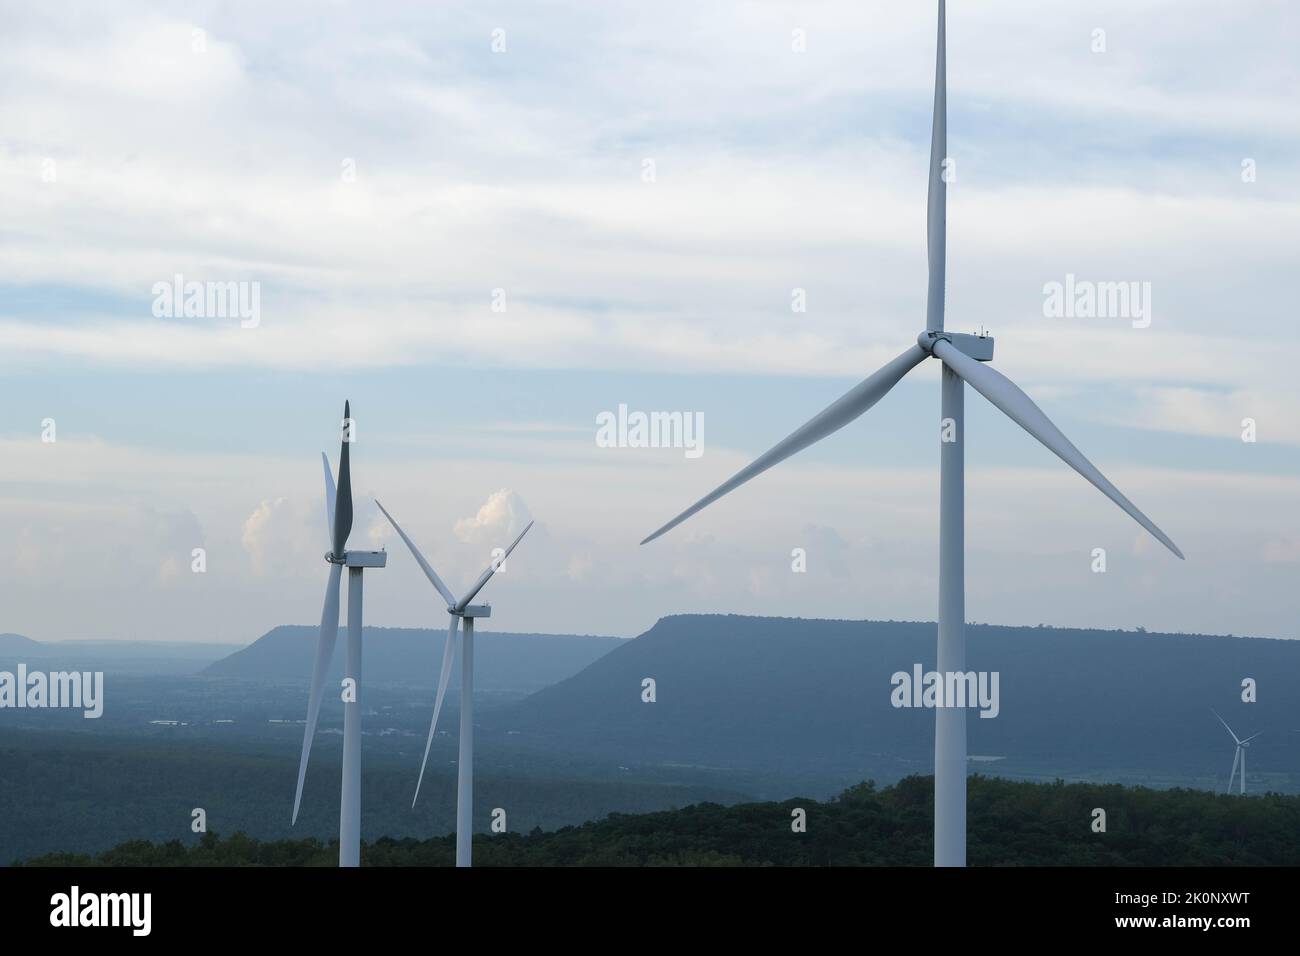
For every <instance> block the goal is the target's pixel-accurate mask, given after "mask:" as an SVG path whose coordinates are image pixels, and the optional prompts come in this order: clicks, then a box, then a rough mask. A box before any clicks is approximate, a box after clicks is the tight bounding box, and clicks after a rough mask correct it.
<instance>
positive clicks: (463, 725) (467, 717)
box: [375, 498, 533, 866]
mask: <svg viewBox="0 0 1300 956" xmlns="http://www.w3.org/2000/svg"><path fill="white" fill-rule="evenodd" d="M375 504H376V505H379V510H380V511H382V512H383V513H384V517H385V518H387V519H388V522H389V524H391V525H392V526H393V530H394V531H396V532H397V534H398V536H399V537H400V538H401V539H402V540H403V541H405V542H406V546H407V547H408V548H410V550H411V555H412V556H413V557H414V558H415V561H416V563H417V564H419V565H420V570H422V571H423V572H424V576H425V577H427V578H428V579H429V583H430V584H432V585H433V587H434V590H436V591H437V592H438V593H439V594H440V595H442V599H443V600H444V601H446V602H447V615H448V616H449V617H450V618H451V620H450V623H449V625H448V627H447V643H446V645H445V646H444V647H443V651H442V670H441V671H440V672H439V674H438V693H437V696H436V697H435V698H434V702H433V720H432V721H430V723H429V738H428V739H427V740H426V741H425V742H424V758H423V759H422V760H421V761H420V776H419V778H418V779H417V780H416V781H415V796H414V797H413V798H412V799H411V806H413V807H414V806H415V801H416V800H419V799H420V784H422V783H423V782H424V767H425V764H427V763H428V762H429V748H430V747H431V746H432V745H433V735H434V733H435V732H436V730H437V728H438V714H439V713H441V711H442V699H443V696H444V695H445V694H446V693H447V682H448V681H449V680H450V679H451V664H452V657H453V655H454V653H455V649H456V629H457V626H458V624H459V622H460V621H461V620H462V619H463V620H464V621H465V632H464V638H463V639H462V645H461V654H460V747H459V752H458V754H457V758H456V865H457V866H470V865H471V856H472V853H473V840H474V619H475V618H478V617H491V616H492V606H491V605H490V604H470V603H469V602H470V601H472V600H474V598H475V596H476V595H477V594H478V592H479V591H481V590H483V585H485V584H487V583H488V580H489V579H490V578H491V577H492V575H494V574H496V572H497V569H498V568H500V567H501V566H502V565H503V564H505V562H506V558H508V557H510V552H511V551H513V550H514V549H515V545H517V544H518V543H519V542H520V541H522V540H523V537H524V535H526V534H527V533H528V529H529V528H531V527H532V526H533V523H532V522H531V521H530V522H528V527H526V528H524V530H523V531H521V532H519V537H517V538H515V540H514V541H512V542H511V543H510V547H508V548H506V550H505V552H504V553H503V554H502V555H501V557H499V558H494V559H493V560H492V563H491V564H489V565H488V566H487V570H486V571H484V572H483V573H482V574H480V575H479V578H478V580H477V581H475V582H474V585H473V587H471V588H470V589H469V590H468V591H466V592H465V594H464V595H463V596H462V597H461V598H459V599H457V598H456V597H455V596H453V595H452V593H451V590H450V589H449V588H448V587H447V585H446V584H444V583H443V581H442V578H440V577H438V572H437V571H435V570H433V565H431V564H429V562H428V561H426V560H425V558H424V555H422V554H421V553H420V549H419V548H417V547H416V546H415V542H414V541H412V540H411V539H410V538H409V537H407V535H406V532H405V531H403V530H402V528H401V526H400V525H399V524H398V523H397V522H396V521H394V520H393V516H392V515H390V514H389V513H388V510H387V509H386V508H385V507H384V506H383V505H381V504H379V499H378V498H376V499H375Z"/></svg>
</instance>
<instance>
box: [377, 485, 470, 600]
mask: <svg viewBox="0 0 1300 956" xmlns="http://www.w3.org/2000/svg"><path fill="white" fill-rule="evenodd" d="M375 504H377V505H379V510H380V511H382V512H384V517H385V518H387V519H388V523H389V524H391V525H392V526H393V529H394V530H395V531H396V532H397V534H398V536H399V537H400V538H401V539H402V540H403V541H405V542H406V546H407V547H408V548H410V549H411V554H412V555H414V556H415V561H416V563H417V564H419V565H420V569H421V570H422V571H424V576H425V577H426V578H428V579H429V583H430V584H432V585H433V586H434V587H435V588H437V590H438V593H439V594H441V595H442V599H443V600H444V601H446V602H447V607H451V606H452V605H453V604H455V603H456V599H455V598H454V597H453V596H452V593H451V589H450V588H449V587H447V585H445V584H443V583H442V578H440V577H438V572H437V571H435V570H433V565H431V564H429V562H428V561H426V560H424V555H422V554H421V553H420V549H419V548H417V547H416V546H415V542H414V541H412V540H411V539H410V538H408V537H407V536H406V532H405V531H403V530H402V527H401V525H399V524H398V523H397V522H396V521H394V520H393V516H392V515H390V514H389V513H388V511H387V510H386V509H385V508H384V506H383V505H380V504H379V499H378V498H376V499H375Z"/></svg>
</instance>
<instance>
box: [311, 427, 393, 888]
mask: <svg viewBox="0 0 1300 956" xmlns="http://www.w3.org/2000/svg"><path fill="white" fill-rule="evenodd" d="M351 439H352V410H351V405H350V404H349V403H348V402H344V403H343V446H342V448H341V449H340V450H339V483H338V490H337V492H336V491H335V488H334V478H333V477H332V476H331V475H330V461H329V458H328V457H327V456H326V455H325V453H324V452H321V461H322V462H323V463H324V466H325V520H326V524H327V525H328V529H327V530H328V531H329V535H330V550H329V551H327V552H326V554H325V560H326V561H327V562H329V566H330V573H329V581H328V583H326V585H325V607H324V608H323V609H322V611H321V618H320V637H319V638H318V639H317V642H316V665H315V667H314V668H313V669H312V674H311V693H310V695H309V696H308V698H307V726H306V728H305V729H304V731H303V735H302V758H301V760H299V762H298V790H297V792H296V793H295V794H294V798H293V822H294V823H297V822H298V807H299V806H300V805H301V803H302V785H303V781H304V780H305V779H306V777H307V758H308V757H309V756H310V755H311V743H312V738H313V737H315V735H316V719H317V718H318V717H319V716H320V702H321V694H322V693H323V691H324V689H325V675H326V673H327V672H328V671H329V666H330V658H332V657H333V656H334V642H335V639H336V638H337V637H338V632H339V586H340V583H341V579H342V577H343V569H344V568H347V569H348V653H347V668H346V669H345V671H344V681H343V688H342V698H343V791H342V796H341V798H340V801H339V866H360V865H361V591H362V578H361V575H362V573H363V572H364V571H365V569H366V568H382V567H383V566H384V565H385V564H386V563H387V561H388V555H387V554H385V553H384V552H383V551H348V550H347V543H348V535H349V534H350V533H351V532H352V473H351V470H350V467H349V464H348V446H349V445H350V444H351Z"/></svg>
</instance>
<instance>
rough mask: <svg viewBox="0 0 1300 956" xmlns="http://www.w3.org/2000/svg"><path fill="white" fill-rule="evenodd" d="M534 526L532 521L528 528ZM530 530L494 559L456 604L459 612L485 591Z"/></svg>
mask: <svg viewBox="0 0 1300 956" xmlns="http://www.w3.org/2000/svg"><path fill="white" fill-rule="evenodd" d="M532 526H533V523H532V522H531V521H530V522H528V528H531V527H532ZM528 528H525V529H524V530H523V531H520V532H519V537H517V538H515V540H514V541H512V542H511V543H510V547H508V548H506V550H505V553H504V554H502V555H501V557H499V558H494V559H493V560H492V563H491V564H489V565H488V566H487V570H486V571H484V572H483V573H482V574H480V575H479V576H478V580H477V581H475V582H474V586H473V587H472V588H470V589H469V590H468V591H466V592H465V596H464V597H463V598H461V599H460V600H459V601H457V602H456V610H457V611H463V610H465V608H467V607H469V602H470V601H472V600H474V595H476V594H478V592H479V591H481V590H483V585H485V584H487V583H488V579H489V578H491V577H492V575H494V574H496V573H497V568H499V567H501V565H503V564H505V562H506V558H508V557H510V552H511V551H513V550H514V549H515V545H517V544H518V543H519V542H520V541H522V540H524V535H526V534H527V533H528Z"/></svg>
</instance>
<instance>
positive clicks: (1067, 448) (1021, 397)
mask: <svg viewBox="0 0 1300 956" xmlns="http://www.w3.org/2000/svg"><path fill="white" fill-rule="evenodd" d="M934 354H935V355H937V356H938V357H939V358H941V359H943V362H944V364H945V365H947V366H948V367H949V368H950V369H952V370H953V371H954V372H956V373H957V374H958V375H959V376H961V378H962V379H963V380H964V381H965V382H966V383H967V384H968V385H970V386H971V388H973V389H975V391H977V392H979V393H980V394H981V395H983V396H984V397H985V398H987V399H988V400H989V401H990V402H992V403H993V405H995V406H996V407H997V408H999V409H1001V410H1002V411H1003V412H1004V413H1005V414H1006V415H1007V417H1008V418H1010V419H1011V420H1012V421H1013V422H1015V423H1016V424H1017V425H1019V426H1020V427H1021V428H1023V429H1024V430H1025V431H1027V432H1029V434H1031V435H1033V436H1034V437H1035V438H1037V439H1038V440H1039V441H1040V442H1042V443H1043V444H1044V445H1046V446H1047V447H1048V448H1049V449H1050V450H1051V451H1053V452H1055V453H1056V455H1057V457H1059V458H1060V459H1061V461H1063V462H1065V463H1066V464H1067V465H1069V466H1070V467H1071V468H1073V469H1074V470H1075V471H1077V472H1078V473H1079V474H1081V475H1083V477H1084V478H1086V479H1088V481H1090V482H1091V483H1092V484H1093V485H1094V486H1095V487H1096V488H1097V489H1098V490H1099V491H1100V492H1101V493H1102V494H1104V495H1105V496H1106V497H1107V498H1109V499H1110V500H1111V501H1113V502H1115V504H1117V505H1119V506H1120V507H1121V508H1122V509H1123V510H1124V511H1126V512H1127V513H1128V515H1129V516H1130V517H1131V518H1132V519H1133V520H1134V521H1136V522H1137V523H1138V524H1140V525H1141V526H1142V527H1144V528H1146V529H1147V531H1149V532H1151V534H1152V536H1154V537H1155V539H1156V540H1157V541H1159V542H1160V543H1161V544H1163V545H1164V546H1165V547H1166V548H1168V549H1169V550H1170V551H1172V552H1173V553H1174V554H1176V555H1177V556H1178V557H1179V558H1182V556H1183V552H1181V551H1179V550H1178V545H1176V544H1174V543H1173V541H1171V540H1170V539H1169V536H1168V535H1167V534H1165V533H1164V532H1163V531H1161V530H1160V529H1159V528H1157V527H1156V525H1155V522H1153V521H1152V520H1151V519H1150V518H1148V517H1147V516H1146V515H1144V514H1143V513H1142V512H1141V511H1139V510H1138V508H1137V506H1136V505H1135V504H1133V502H1131V501H1129V500H1128V499H1127V498H1125V497H1124V495H1123V494H1122V493H1121V492H1120V490H1119V489H1118V488H1116V487H1115V486H1114V485H1112V484H1111V483H1110V481H1109V480H1108V479H1107V478H1106V476H1105V475H1103V474H1102V473H1101V472H1100V471H1098V470H1097V468H1096V466H1094V465H1093V463H1092V462H1090V461H1089V460H1088V459H1087V458H1085V457H1084V455H1083V452H1081V451H1079V449H1077V448H1075V447H1074V445H1073V444H1072V443H1071V442H1070V439H1068V438H1066V437H1065V435H1063V434H1061V430H1060V429H1059V428H1057V427H1056V426H1055V425H1053V424H1052V421H1051V419H1049V418H1048V417H1047V416H1046V415H1044V414H1043V410H1042V409H1041V408H1039V407H1038V406H1037V405H1035V404H1034V403H1033V401H1032V400H1031V399H1030V398H1029V396H1028V395H1026V394H1025V393H1024V392H1022V391H1021V390H1020V388H1019V387H1018V386H1017V385H1016V384H1015V383H1014V382H1013V381H1011V379H1009V378H1007V377H1006V376H1005V375H1003V374H1002V373H1001V372H999V371H997V370H996V369H993V368H990V367H989V366H988V365H985V364H984V363H982V362H977V361H975V359H973V358H971V357H970V356H969V355H966V354H965V353H964V352H962V351H960V350H959V349H958V348H957V347H956V346H954V345H953V344H952V343H950V342H947V341H945V340H943V339H940V340H938V341H936V342H935V343H934Z"/></svg>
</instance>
